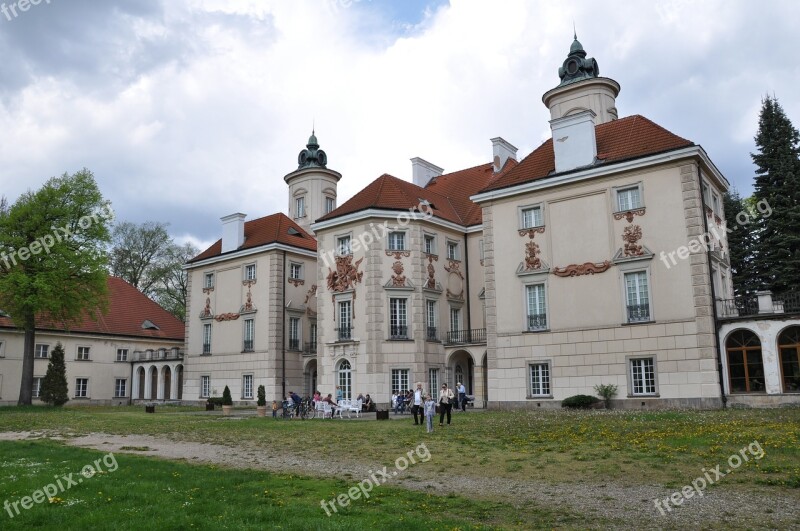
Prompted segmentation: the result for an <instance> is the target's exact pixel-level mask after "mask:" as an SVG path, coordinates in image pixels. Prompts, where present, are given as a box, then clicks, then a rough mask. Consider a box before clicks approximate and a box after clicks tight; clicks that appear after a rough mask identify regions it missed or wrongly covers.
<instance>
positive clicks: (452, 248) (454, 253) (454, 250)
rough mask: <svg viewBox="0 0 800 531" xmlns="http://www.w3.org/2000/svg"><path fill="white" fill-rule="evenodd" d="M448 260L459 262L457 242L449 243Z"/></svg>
mask: <svg viewBox="0 0 800 531" xmlns="http://www.w3.org/2000/svg"><path fill="white" fill-rule="evenodd" d="M447 259H448V260H458V259H459V258H458V244H457V243H456V242H447Z"/></svg>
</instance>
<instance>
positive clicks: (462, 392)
mask: <svg viewBox="0 0 800 531" xmlns="http://www.w3.org/2000/svg"><path fill="white" fill-rule="evenodd" d="M456 390H457V391H458V401H459V402H460V403H461V411H463V412H466V411H467V388H466V387H464V384H463V383H461V382H458V383H457V384H456ZM456 409H458V404H456Z"/></svg>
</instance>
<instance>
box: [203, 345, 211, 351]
mask: <svg viewBox="0 0 800 531" xmlns="http://www.w3.org/2000/svg"><path fill="white" fill-rule="evenodd" d="M203 354H211V343H203Z"/></svg>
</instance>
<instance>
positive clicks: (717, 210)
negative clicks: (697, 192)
mask: <svg viewBox="0 0 800 531" xmlns="http://www.w3.org/2000/svg"><path fill="white" fill-rule="evenodd" d="M711 210H712V211H713V212H714V214H716V215H717V217H720V218H721V217H722V200H721V198H720V196H719V194H718V193H716V192H711Z"/></svg>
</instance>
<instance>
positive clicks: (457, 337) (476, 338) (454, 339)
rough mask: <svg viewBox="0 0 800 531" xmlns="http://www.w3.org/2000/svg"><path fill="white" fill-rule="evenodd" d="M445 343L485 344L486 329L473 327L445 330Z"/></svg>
mask: <svg viewBox="0 0 800 531" xmlns="http://www.w3.org/2000/svg"><path fill="white" fill-rule="evenodd" d="M444 344H445V345H473V344H484V345H485V344H486V329H485V328H473V329H471V330H454V331H451V332H447V338H446V339H445V341H444Z"/></svg>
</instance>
